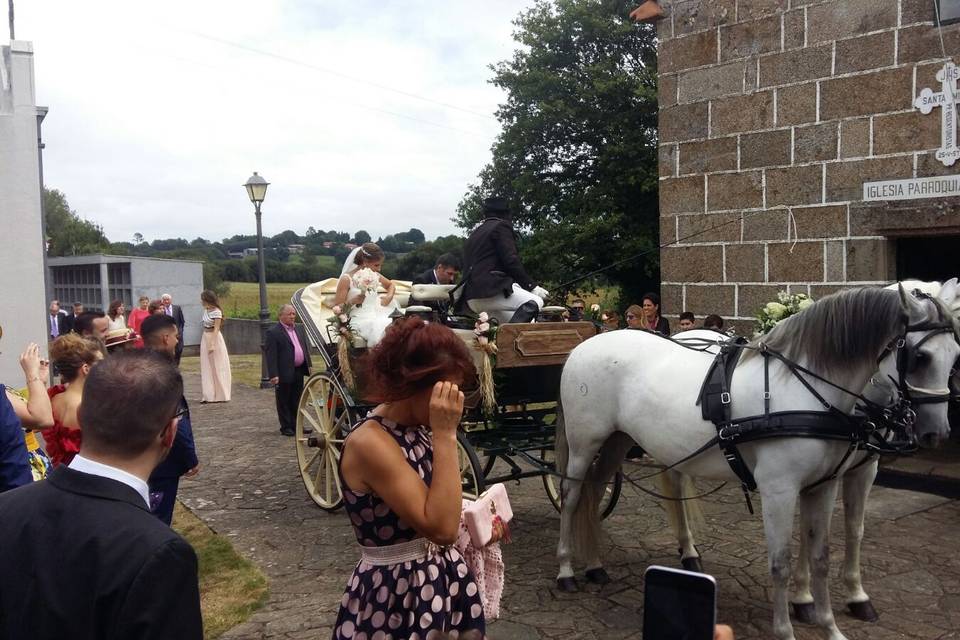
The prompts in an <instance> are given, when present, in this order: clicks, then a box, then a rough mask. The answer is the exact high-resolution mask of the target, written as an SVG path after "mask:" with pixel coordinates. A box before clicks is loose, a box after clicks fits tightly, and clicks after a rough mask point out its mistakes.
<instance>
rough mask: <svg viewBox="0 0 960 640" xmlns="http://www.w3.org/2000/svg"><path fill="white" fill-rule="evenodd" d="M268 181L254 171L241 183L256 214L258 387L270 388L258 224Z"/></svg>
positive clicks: (267, 321)
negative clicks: (258, 322)
mask: <svg viewBox="0 0 960 640" xmlns="http://www.w3.org/2000/svg"><path fill="white" fill-rule="evenodd" d="M269 184H270V183H269V182H267V181H266V180H264V179H263V178H262V177H260V175H259V174H258V173H257V172H256V171H254V172H253V175H252V176H250V177H249V178H248V179H247V183H246V184H245V185H243V186H244V187H246V188H247V195H248V196H250V202H252V203H253V207H254V211H255V213H256V216H257V267H258V270H259V272H260V388H261V389H269V388H270V386H271V385H270V378H268V377H267V329H269V328H270V311H269V309H267V271H266V267H264V261H263V228H262V227H261V224H260V205H261V204H263V199H264V198H265V197H266V195H267V186H268V185H269Z"/></svg>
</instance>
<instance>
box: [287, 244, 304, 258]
mask: <svg viewBox="0 0 960 640" xmlns="http://www.w3.org/2000/svg"><path fill="white" fill-rule="evenodd" d="M303 249H304V245H302V244H288V245H287V251H289V252H290V255H300V254H301V253H303Z"/></svg>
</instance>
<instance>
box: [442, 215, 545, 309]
mask: <svg viewBox="0 0 960 640" xmlns="http://www.w3.org/2000/svg"><path fill="white" fill-rule="evenodd" d="M483 215H484V217H485V219H484V221H483V222H482V223H481V224H480V226H479V227H477V228H476V229H474V231H473V233H471V234H470V237H469V238H467V241H466V243H464V245H463V272H464V274H465V275H464V279H465V281H466V282H465V284H464V285H463V293H462V294H461V295H460V307H461V308H462V307H463V306H464V305H466V307H467V308H469V309H470V310H471V311H473V312H474V313H480V312H482V311H486V312H487V313H488V314H490V316H491V317H493V318H496V319H497V320H499V321H500V322H501V323H503V322H531V321H532V320H534V319H535V318H536V317H537V314H538V313H539V312H540V309H541V308H542V307H543V299H544V298H546V297H547V295H549V294H548V293H547V291H546V289H544V288H543V287H539V286H537V285H536V283H535V282H534V281H533V279H532V278H531V277H530V276H529V275H527V272H526V271H525V270H524V268H523V264H521V263H520V256H519V255H517V243H516V240H515V239H514V237H513V224H512V221H511V216H510V207H509V205H508V204H507V200H506V198H487V199H486V200H484V201H483Z"/></svg>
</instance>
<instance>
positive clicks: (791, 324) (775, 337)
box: [745, 287, 904, 371]
mask: <svg viewBox="0 0 960 640" xmlns="http://www.w3.org/2000/svg"><path fill="white" fill-rule="evenodd" d="M903 322H904V316H903V311H902V310H901V308H900V294H899V293H898V292H896V291H888V290H885V289H880V288H876V287H863V288H858V289H849V290H846V291H840V292H838V293H834V294H832V295H829V296H826V297H824V298H821V299H820V300H818V301H817V302H815V303H814V304H812V305H811V306H809V307H807V308H806V309H804V310H803V311H801V312H800V313H798V314H796V315H793V316H790V317H789V318H787V319H786V320H783V321H782V322H780V323H779V324H777V325H776V326H775V327H774V328H773V329H771V330H770V333H768V334H766V335H764V336H759V337H757V338H754V339H753V340H752V341H751V342H750V344H751V346H753V347H759V346H760V345H766V346H767V347H769V348H770V349H773V350H774V351H778V352H779V353H782V354H783V355H784V356H786V357H787V358H790V359H791V360H794V361H795V362H803V363H805V364H806V365H807V366H809V367H811V368H813V369H815V370H819V371H832V370H847V371H849V370H851V369H855V368H860V367H861V366H869V367H875V365H876V362H877V355H878V354H879V353H880V352H881V351H882V350H883V348H884V346H886V344H887V343H888V342H889V341H890V339H891V337H892V336H894V335H895V334H896V333H897V331H898V330H899V329H900V327H901V325H902V323H903ZM756 353H757V352H756V351H754V350H748V351H747V352H746V354H745V355H746V357H747V358H749V357H751V356H754V355H755V354H756Z"/></svg>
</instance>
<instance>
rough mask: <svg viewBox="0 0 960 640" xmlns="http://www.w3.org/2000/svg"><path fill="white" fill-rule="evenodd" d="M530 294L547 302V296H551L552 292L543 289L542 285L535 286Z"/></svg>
mask: <svg viewBox="0 0 960 640" xmlns="http://www.w3.org/2000/svg"><path fill="white" fill-rule="evenodd" d="M530 293H532V294H533V295H535V296H537V297H538V298H540V299H541V300H546V299H547V296H549V295H550V292H549V291H547V290H546V289H544V288H543V287H541V286H540V285H537V286H535V287H534V288H533V290H532V291H531V292H530Z"/></svg>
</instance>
